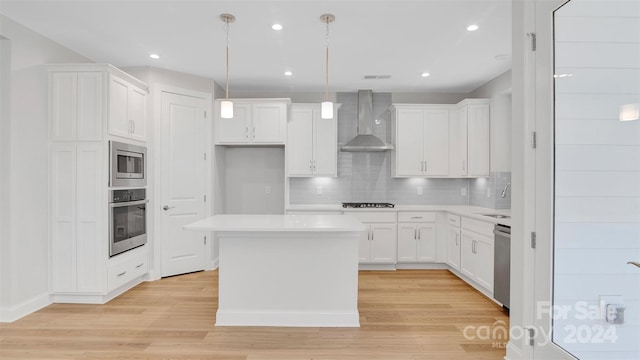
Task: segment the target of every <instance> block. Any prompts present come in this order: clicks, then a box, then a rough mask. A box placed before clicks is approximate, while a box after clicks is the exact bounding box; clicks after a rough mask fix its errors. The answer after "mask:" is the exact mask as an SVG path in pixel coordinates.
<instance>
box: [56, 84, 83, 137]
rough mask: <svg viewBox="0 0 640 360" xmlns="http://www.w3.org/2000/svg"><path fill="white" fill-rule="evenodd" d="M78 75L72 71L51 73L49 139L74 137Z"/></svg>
mask: <svg viewBox="0 0 640 360" xmlns="http://www.w3.org/2000/svg"><path fill="white" fill-rule="evenodd" d="M77 79H78V75H77V73H72V72H62V73H53V74H51V80H50V82H51V83H50V87H51V95H50V99H49V101H50V105H49V106H50V112H51V115H50V116H51V118H50V124H51V125H50V126H51V139H52V140H54V141H65V140H67V141H68V140H75V139H76V127H77V126H76V124H77V109H78V106H77V100H78V99H77V93H78V89H77V85H78V81H77Z"/></svg>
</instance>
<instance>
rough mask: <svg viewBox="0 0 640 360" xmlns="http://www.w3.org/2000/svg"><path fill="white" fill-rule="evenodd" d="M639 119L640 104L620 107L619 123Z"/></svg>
mask: <svg viewBox="0 0 640 360" xmlns="http://www.w3.org/2000/svg"><path fill="white" fill-rule="evenodd" d="M639 119H640V104H626V105H622V106H621V107H620V121H632V120H639Z"/></svg>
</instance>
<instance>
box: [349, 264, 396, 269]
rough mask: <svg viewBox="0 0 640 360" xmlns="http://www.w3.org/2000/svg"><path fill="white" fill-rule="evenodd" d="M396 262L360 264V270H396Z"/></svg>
mask: <svg viewBox="0 0 640 360" xmlns="http://www.w3.org/2000/svg"><path fill="white" fill-rule="evenodd" d="M395 269H396V264H360V265H358V270H395Z"/></svg>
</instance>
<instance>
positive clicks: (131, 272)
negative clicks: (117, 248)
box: [107, 246, 149, 291]
mask: <svg viewBox="0 0 640 360" xmlns="http://www.w3.org/2000/svg"><path fill="white" fill-rule="evenodd" d="M148 271H149V255H148V251H147V247H146V246H142V247H139V248H136V249H133V250H130V251H128V252H126V253H124V254H121V255H119V256H116V257H114V258H112V259H110V260H109V266H108V269H107V290H108V291H112V290H115V289H117V288H118V287H120V286H122V285H125V284H127V283H128V282H130V281H132V280H134V279H136V278H139V277H141V276H143V275H146V274H147V272H148Z"/></svg>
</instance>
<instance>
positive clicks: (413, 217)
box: [411, 216, 422, 219]
mask: <svg viewBox="0 0 640 360" xmlns="http://www.w3.org/2000/svg"><path fill="white" fill-rule="evenodd" d="M411 218H412V219H422V216H412V217H411Z"/></svg>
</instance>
